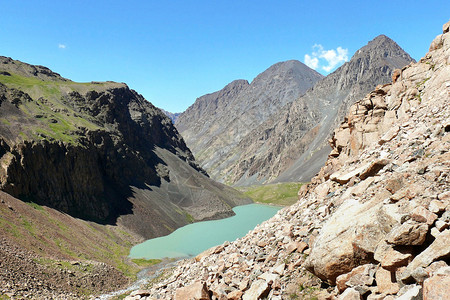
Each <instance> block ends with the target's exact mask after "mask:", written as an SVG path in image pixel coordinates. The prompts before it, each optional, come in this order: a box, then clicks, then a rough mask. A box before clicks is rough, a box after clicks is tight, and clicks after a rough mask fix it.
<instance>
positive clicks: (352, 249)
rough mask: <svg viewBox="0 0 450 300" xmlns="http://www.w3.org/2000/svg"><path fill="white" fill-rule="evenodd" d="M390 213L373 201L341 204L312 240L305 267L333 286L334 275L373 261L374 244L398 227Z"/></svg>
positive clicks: (354, 201) (352, 201) (351, 200)
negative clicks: (313, 240)
mask: <svg viewBox="0 0 450 300" xmlns="http://www.w3.org/2000/svg"><path fill="white" fill-rule="evenodd" d="M393 213H394V214H395V212H392V211H387V210H386V209H385V207H384V206H383V205H382V204H381V203H377V201H369V202H366V203H360V202H358V201H357V200H354V199H349V200H347V201H345V202H344V203H343V204H342V205H341V206H340V207H339V209H338V210H337V211H336V212H335V213H334V214H333V216H332V217H330V219H329V220H328V221H327V222H326V224H325V225H324V227H323V228H322V231H321V232H320V234H319V236H318V237H317V239H316V240H315V242H314V245H313V248H312V250H311V253H310V255H309V257H308V259H307V261H306V262H305V266H306V268H307V269H308V270H309V271H311V272H312V273H314V274H315V275H317V276H318V277H319V278H321V279H323V280H326V281H328V282H329V283H331V284H334V283H335V281H336V277H337V276H339V275H341V274H345V273H348V272H350V271H351V270H352V269H353V268H355V267H357V266H359V265H361V264H364V263H371V262H373V261H374V260H373V254H374V252H375V249H376V246H377V244H378V243H379V242H380V241H381V240H382V239H384V237H385V236H386V234H387V233H389V232H390V230H391V228H392V227H393V226H394V225H397V224H398V222H397V221H396V218H395V216H392V214H393Z"/></svg>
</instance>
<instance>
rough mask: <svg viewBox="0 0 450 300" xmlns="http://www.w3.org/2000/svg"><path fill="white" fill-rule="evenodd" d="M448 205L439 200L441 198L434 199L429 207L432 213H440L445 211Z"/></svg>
mask: <svg viewBox="0 0 450 300" xmlns="http://www.w3.org/2000/svg"><path fill="white" fill-rule="evenodd" d="M446 206H447V204H446V203H444V202H442V201H439V200H432V201H431V202H430V205H428V209H429V210H430V211H431V212H432V213H435V214H437V213H440V212H443V211H444V210H445V207H446Z"/></svg>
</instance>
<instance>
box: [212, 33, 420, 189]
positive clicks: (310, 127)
mask: <svg viewBox="0 0 450 300" xmlns="http://www.w3.org/2000/svg"><path fill="white" fill-rule="evenodd" d="M412 61H413V59H412V58H411V57H410V56H409V55H408V54H407V53H406V52H404V51H403V49H401V48H400V47H399V46H398V45H397V44H396V43H395V42H394V41H393V40H391V39H390V38H388V37H387V36H385V35H379V36H377V37H376V38H374V39H373V40H371V41H369V42H368V44H367V45H365V46H363V47H362V48H360V49H359V50H358V51H356V53H355V54H354V55H353V57H352V58H351V59H350V61H349V62H346V63H344V64H343V65H342V66H341V67H339V68H338V69H337V70H336V71H334V72H333V73H331V74H329V75H328V76H327V77H325V78H323V79H322V80H321V81H319V82H317V83H316V84H315V85H314V86H313V87H312V88H311V89H309V90H308V91H307V92H306V93H305V94H304V95H303V96H301V97H300V98H298V99H296V100H295V101H293V102H291V103H289V104H287V105H286V106H285V107H283V108H282V109H280V111H279V112H278V114H277V115H274V117H273V118H271V119H269V120H267V121H266V122H265V123H263V124H261V125H260V126H258V127H257V128H256V129H254V130H253V131H252V132H251V133H250V134H248V136H246V137H245V138H243V139H242V142H241V143H240V144H239V145H238V147H237V149H236V152H238V153H242V154H241V155H240V158H239V159H238V162H237V163H236V164H235V165H234V167H232V168H230V169H228V170H224V171H223V174H224V175H223V177H221V178H220V181H225V182H231V183H234V184H237V185H249V184H254V183H262V182H270V181H273V182H287V181H301V182H307V181H309V180H310V179H311V177H312V176H314V175H315V174H316V173H317V172H318V171H319V169H320V167H321V165H322V164H323V163H324V162H325V160H326V157H327V155H328V153H329V151H330V150H331V149H329V148H327V147H328V146H327V139H328V138H329V136H330V134H331V131H332V129H333V128H334V127H335V126H336V125H337V124H338V122H339V121H340V120H341V119H342V118H343V115H344V112H345V111H346V110H347V109H348V107H349V105H351V104H352V103H353V102H354V101H356V100H357V99H358V98H361V97H362V96H364V95H365V94H366V93H367V92H369V91H370V90H371V89H373V88H375V86H376V85H377V84H381V83H386V82H388V81H389V80H390V76H391V72H392V71H393V70H394V69H396V68H401V67H403V66H404V65H406V64H408V63H410V62H412Z"/></svg>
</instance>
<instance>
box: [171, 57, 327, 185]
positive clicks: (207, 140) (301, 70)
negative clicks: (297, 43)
mask: <svg viewBox="0 0 450 300" xmlns="http://www.w3.org/2000/svg"><path fill="white" fill-rule="evenodd" d="M322 77H323V76H322V75H320V74H319V73H317V72H316V71H314V70H312V69H310V68H308V67H307V66H306V65H304V64H303V63H301V62H299V61H295V60H290V61H285V62H280V63H277V64H275V65H273V66H271V67H270V68H268V69H267V70H266V71H264V72H263V73H261V74H259V75H258V76H257V77H256V78H255V79H254V80H253V81H252V82H251V83H250V84H249V83H248V82H247V81H246V80H236V81H233V82H231V83H230V84H228V85H227V86H226V87H224V88H223V89H222V90H220V91H217V92H215V93H212V94H208V95H205V96H202V97H200V98H198V99H197V100H196V101H195V103H194V104H193V105H192V106H190V107H189V108H188V109H187V110H186V111H185V112H184V113H182V114H181V115H180V116H179V118H178V119H177V121H176V123H175V124H176V127H177V128H178V130H179V131H180V133H181V134H182V136H183V138H184V139H185V140H186V143H187V145H188V146H189V148H190V149H191V150H192V152H193V153H194V155H195V157H196V159H197V160H198V161H199V162H200V164H201V166H202V167H203V168H204V169H205V170H206V171H207V172H208V174H210V175H211V177H212V178H214V179H217V180H220V181H223V179H224V178H223V176H222V173H223V170H224V169H227V168H230V167H231V166H232V165H233V164H234V163H235V161H236V158H238V156H239V152H237V151H236V150H237V149H236V146H237V145H238V144H239V143H240V142H241V141H242V139H243V138H244V137H245V136H246V135H247V134H248V133H249V132H251V131H252V130H253V129H254V128H256V127H257V126H258V125H259V124H261V123H263V122H264V121H266V120H267V119H269V118H270V117H271V116H272V115H273V114H275V113H276V112H277V111H278V110H279V109H280V108H281V107H282V106H284V105H286V104H287V103H290V102H292V101H294V100H295V99H297V98H298V97H299V96H300V95H302V94H304V93H305V91H306V90H307V89H308V88H310V87H311V86H313V85H314V84H315V83H316V82H317V81H318V80H320V79H321V78H322Z"/></svg>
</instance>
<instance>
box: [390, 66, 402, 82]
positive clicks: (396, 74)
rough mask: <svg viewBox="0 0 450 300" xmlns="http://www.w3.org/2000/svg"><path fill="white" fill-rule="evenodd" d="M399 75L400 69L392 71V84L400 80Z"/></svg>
mask: <svg viewBox="0 0 450 300" xmlns="http://www.w3.org/2000/svg"><path fill="white" fill-rule="evenodd" d="M401 75H402V70H400V69H395V70H394V71H392V83H395V82H397V80H398V79H399V78H400V76H401Z"/></svg>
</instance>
